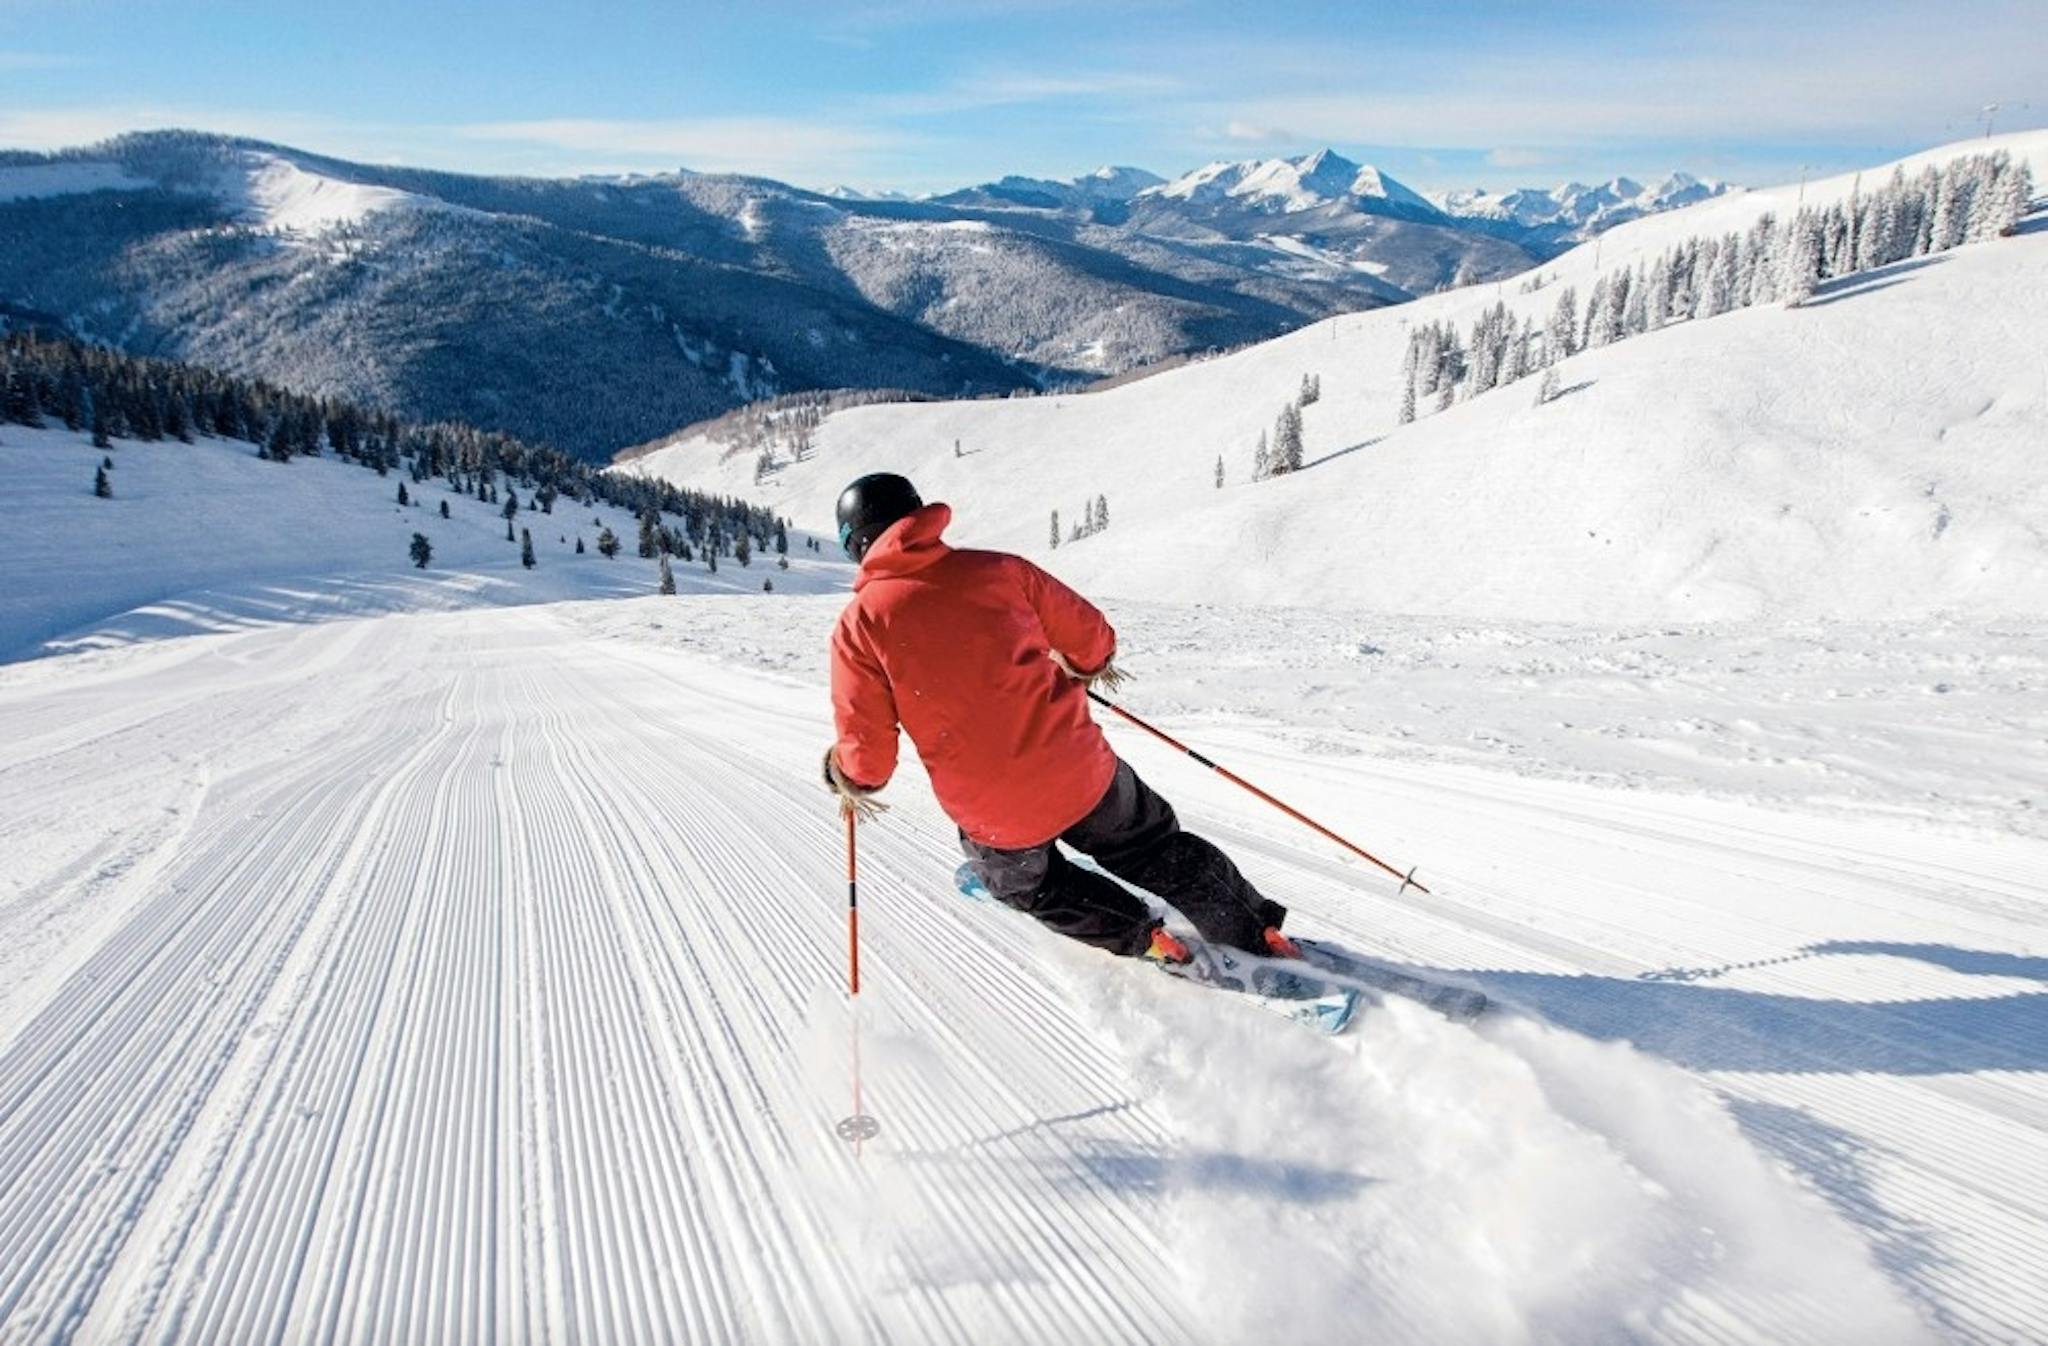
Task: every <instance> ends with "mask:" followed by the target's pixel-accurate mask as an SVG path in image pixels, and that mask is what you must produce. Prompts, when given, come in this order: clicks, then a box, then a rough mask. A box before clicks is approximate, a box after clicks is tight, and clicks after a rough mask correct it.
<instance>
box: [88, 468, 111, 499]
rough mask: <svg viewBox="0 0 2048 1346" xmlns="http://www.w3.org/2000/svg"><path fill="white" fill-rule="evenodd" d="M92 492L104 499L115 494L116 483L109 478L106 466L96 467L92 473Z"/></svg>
mask: <svg viewBox="0 0 2048 1346" xmlns="http://www.w3.org/2000/svg"><path fill="white" fill-rule="evenodd" d="M92 493H93V494H94V495H96V496H98V497H99V498H100V499H102V500H106V499H109V498H110V497H112V495H113V494H114V483H113V482H111V481H109V480H108V479H107V469H106V468H105V466H101V467H99V468H97V469H95V470H94V472H93V474H92Z"/></svg>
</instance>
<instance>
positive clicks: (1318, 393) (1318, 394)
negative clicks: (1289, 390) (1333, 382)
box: [1294, 374, 1323, 407]
mask: <svg viewBox="0 0 2048 1346" xmlns="http://www.w3.org/2000/svg"><path fill="white" fill-rule="evenodd" d="M1322 397H1323V381H1322V379H1321V377H1319V376H1318V375H1315V374H1303V375H1302V376H1301V392H1300V393H1299V394H1297V395H1296V396H1295V399H1294V404H1295V405H1296V406H1298V407H1305V406H1309V405H1310V404H1312V403H1315V402H1319V401H1321V400H1322Z"/></svg>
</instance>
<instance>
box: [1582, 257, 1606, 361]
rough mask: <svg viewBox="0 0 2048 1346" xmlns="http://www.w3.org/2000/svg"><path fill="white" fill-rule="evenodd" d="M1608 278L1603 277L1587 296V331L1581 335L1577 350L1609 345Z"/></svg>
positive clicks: (1595, 283) (1595, 282) (1594, 284)
mask: <svg viewBox="0 0 2048 1346" xmlns="http://www.w3.org/2000/svg"><path fill="white" fill-rule="evenodd" d="M1606 319H1607V277H1606V276H1605V275H1602V276H1601V277H1600V278H1599V279H1598V280H1596V281H1594V282H1593V292H1592V293H1591V294H1589V295H1587V296H1586V329H1585V331H1584V332H1583V333H1582V334H1581V335H1580V338H1579V341H1578V343H1577V346H1576V347H1575V349H1578V350H1586V349H1589V348H1590V347H1593V346H1604V345H1606V344H1607V340H1608V337H1607V322H1606Z"/></svg>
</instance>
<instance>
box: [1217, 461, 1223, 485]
mask: <svg viewBox="0 0 2048 1346" xmlns="http://www.w3.org/2000/svg"><path fill="white" fill-rule="evenodd" d="M1216 489H1217V490H1219V491H1220V490H1222V489H1223V455H1222V454H1220V453H1219V454H1217V455H1216Z"/></svg>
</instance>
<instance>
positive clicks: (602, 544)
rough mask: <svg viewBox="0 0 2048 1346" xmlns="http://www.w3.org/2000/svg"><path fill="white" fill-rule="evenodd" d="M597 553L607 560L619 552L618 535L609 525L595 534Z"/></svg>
mask: <svg viewBox="0 0 2048 1346" xmlns="http://www.w3.org/2000/svg"><path fill="white" fill-rule="evenodd" d="M597 554H598V555H600V556H602V557H604V559H605V560H607V561H609V560H611V559H612V558H613V557H614V556H617V555H618V554H619V535H618V534H617V533H614V532H613V531H612V530H611V529H610V528H609V527H607V528H606V529H605V530H604V531H603V532H601V533H599V534H598V535H597Z"/></svg>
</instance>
